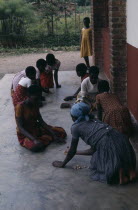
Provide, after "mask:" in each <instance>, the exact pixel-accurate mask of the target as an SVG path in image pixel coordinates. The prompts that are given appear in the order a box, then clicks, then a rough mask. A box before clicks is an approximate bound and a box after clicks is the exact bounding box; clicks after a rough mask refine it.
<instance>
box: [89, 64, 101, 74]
mask: <svg viewBox="0 0 138 210" xmlns="http://www.w3.org/2000/svg"><path fill="white" fill-rule="evenodd" d="M89 74H90V75H97V76H98V75H99V68H98V67H97V66H91V67H90V68H89Z"/></svg>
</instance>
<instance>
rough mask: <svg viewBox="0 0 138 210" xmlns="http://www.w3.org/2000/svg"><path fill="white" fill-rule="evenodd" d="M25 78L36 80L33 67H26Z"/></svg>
mask: <svg viewBox="0 0 138 210" xmlns="http://www.w3.org/2000/svg"><path fill="white" fill-rule="evenodd" d="M25 73H26V76H27V77H28V78H29V79H31V80H35V79H36V69H35V68H34V67H33V66H28V67H27V68H26V69H25Z"/></svg>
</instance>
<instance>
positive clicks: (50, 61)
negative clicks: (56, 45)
mask: <svg viewBox="0 0 138 210" xmlns="http://www.w3.org/2000/svg"><path fill="white" fill-rule="evenodd" d="M46 62H47V63H48V65H53V64H55V63H56V58H55V56H54V55H53V54H51V53H49V54H47V56H46Z"/></svg>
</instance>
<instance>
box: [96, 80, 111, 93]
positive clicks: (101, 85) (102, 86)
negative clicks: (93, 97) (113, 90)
mask: <svg viewBox="0 0 138 210" xmlns="http://www.w3.org/2000/svg"><path fill="white" fill-rule="evenodd" d="M109 90H110V87H109V82H108V81H106V80H101V81H99V82H98V91H99V93H103V92H108V91H109Z"/></svg>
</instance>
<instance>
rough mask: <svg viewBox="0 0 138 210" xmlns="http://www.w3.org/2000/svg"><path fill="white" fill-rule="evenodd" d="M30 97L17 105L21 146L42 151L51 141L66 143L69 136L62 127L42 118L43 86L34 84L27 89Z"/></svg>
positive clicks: (16, 111) (17, 122)
mask: <svg viewBox="0 0 138 210" xmlns="http://www.w3.org/2000/svg"><path fill="white" fill-rule="evenodd" d="M27 93H28V94H27V95H28V98H27V99H26V100H24V101H23V102H21V103H18V104H17V105H16V107H15V118H16V124H17V137H18V141H19V143H20V145H21V146H23V147H25V148H26V149H29V150H30V151H32V152H40V151H42V150H44V149H45V147H46V146H48V145H49V144H50V143H51V142H57V143H65V138H66V136H67V134H66V132H65V130H64V129H63V128H61V127H55V126H54V127H53V126H51V125H49V124H47V123H46V122H44V120H43V119H42V116H41V114H40V111H39V106H38V105H39V104H38V101H39V97H40V93H41V88H40V87H39V86H37V85H32V86H30V87H29V88H28V89H27Z"/></svg>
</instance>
